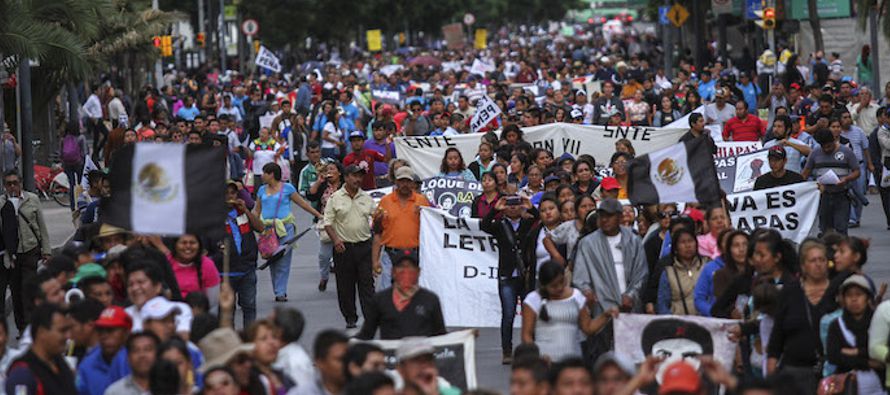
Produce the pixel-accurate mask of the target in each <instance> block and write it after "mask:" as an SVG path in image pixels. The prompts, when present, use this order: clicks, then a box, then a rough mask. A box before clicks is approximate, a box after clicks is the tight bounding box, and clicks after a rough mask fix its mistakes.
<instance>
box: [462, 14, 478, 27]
mask: <svg viewBox="0 0 890 395" xmlns="http://www.w3.org/2000/svg"><path fill="white" fill-rule="evenodd" d="M474 23H476V16H474V15H473V14H471V13H469V12H468V13H466V14H464V25H468V26H469V25H472V24H474Z"/></svg>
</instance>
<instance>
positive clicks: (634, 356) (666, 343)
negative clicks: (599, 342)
mask: <svg viewBox="0 0 890 395" xmlns="http://www.w3.org/2000/svg"><path fill="white" fill-rule="evenodd" d="M736 324H738V321H735V320H725V319H719V318H708V317H696V316H677V315H643V314H624V313H622V314H619V315H618V318H616V319H615V327H614V332H615V353H616V354H618V355H624V356H626V357H628V358H630V360H632V361H633V362H634V363H635V364H641V363H643V361H644V360H645V359H646V357H648V356H650V355H653V356H661V357H664V358H665V360H664V361H663V362H662V363H661V364H660V365H659V367H658V370H657V372H656V375H655V376H656V386H658V385H660V383H661V379H662V377H663V374H664V370H665V368H666V367H667V366H669V365H671V364H672V363H673V362H676V361H680V360H685V361H686V362H687V363H690V364H692V365H693V366H694V367H695V368H696V369H698V368H699V367H700V363H701V362H700V361H699V356H702V355H708V356H712V357H713V358H714V360H716V361H717V362H720V363H721V364H722V365H723V367H724V368H726V369H727V370H730V371H731V370H732V368H733V361H734V359H735V350H736V343H733V342H731V341H730V340H729V337H728V336H727V334H728V328H729V327H730V326H732V325H736ZM706 392H707V393H716V392H711V391H710V390H708V391H706Z"/></svg>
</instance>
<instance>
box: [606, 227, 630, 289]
mask: <svg viewBox="0 0 890 395" xmlns="http://www.w3.org/2000/svg"><path fill="white" fill-rule="evenodd" d="M606 240H607V241H608V242H609V249H610V250H612V260H613V261H615V274H616V275H617V276H618V288H619V290H621V293H622V294H623V293H624V291H625V290H626V289H627V280H626V276H625V274H624V253H623V252H621V233H619V234H617V235H615V236H606Z"/></svg>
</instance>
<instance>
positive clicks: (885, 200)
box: [876, 177, 890, 229]
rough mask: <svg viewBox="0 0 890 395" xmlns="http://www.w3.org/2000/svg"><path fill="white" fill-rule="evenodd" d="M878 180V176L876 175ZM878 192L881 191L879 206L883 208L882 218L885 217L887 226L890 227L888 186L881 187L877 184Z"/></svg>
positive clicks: (889, 189)
mask: <svg viewBox="0 0 890 395" xmlns="http://www.w3.org/2000/svg"><path fill="white" fill-rule="evenodd" d="M876 179H877V180H880V179H881V178H880V177H876ZM878 192H880V193H881V207H883V208H884V218H886V219H887V228H888V229H890V188H882V187H881V186H880V185H878Z"/></svg>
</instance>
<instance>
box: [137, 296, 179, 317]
mask: <svg viewBox="0 0 890 395" xmlns="http://www.w3.org/2000/svg"><path fill="white" fill-rule="evenodd" d="M180 312H181V310H180V309H179V306H177V305H176V303H174V302H171V301H169V300H167V298H165V297H163V296H155V297H154V298H151V300H149V301H148V302H146V303H145V305H144V306H142V310H141V311H140V316H142V319H143V320H160V319H164V318H167V317H169V316H170V315H171V314H179V313H180Z"/></svg>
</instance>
